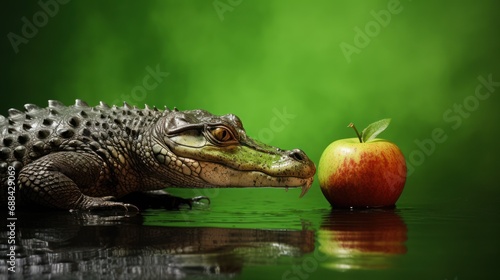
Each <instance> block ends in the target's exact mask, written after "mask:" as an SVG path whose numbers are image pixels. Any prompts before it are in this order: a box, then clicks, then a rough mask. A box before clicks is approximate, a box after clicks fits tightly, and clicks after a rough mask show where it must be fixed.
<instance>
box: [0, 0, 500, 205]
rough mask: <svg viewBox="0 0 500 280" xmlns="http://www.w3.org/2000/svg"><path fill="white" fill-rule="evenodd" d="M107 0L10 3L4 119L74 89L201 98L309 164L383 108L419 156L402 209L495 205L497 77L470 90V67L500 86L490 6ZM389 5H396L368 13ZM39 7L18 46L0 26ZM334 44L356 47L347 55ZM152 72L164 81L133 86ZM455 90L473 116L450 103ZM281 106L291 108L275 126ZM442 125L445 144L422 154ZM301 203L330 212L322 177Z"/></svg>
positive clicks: (70, 98)
mask: <svg viewBox="0 0 500 280" xmlns="http://www.w3.org/2000/svg"><path fill="white" fill-rule="evenodd" d="M90 2H92V3H90ZM102 2H106V3H105V4H102V3H101V2H97V1H86V2H83V1H76V0H75V1H69V3H67V4H61V5H59V6H58V11H56V12H54V13H53V16H50V15H49V16H47V18H46V22H43V21H44V18H43V15H41V14H40V11H43V10H42V8H41V6H40V5H39V4H38V3H37V2H36V1H31V4H21V3H18V2H15V3H14V1H9V4H4V5H3V6H4V7H3V8H2V11H1V13H2V16H1V18H2V33H1V34H2V36H3V39H2V63H1V69H2V73H1V81H2V82H1V83H0V87H1V88H0V90H1V97H2V98H1V100H2V101H1V104H0V108H1V112H2V114H5V113H6V110H7V109H8V108H11V107H16V108H22V105H23V104H24V103H36V104H39V105H45V104H46V100H47V99H59V100H61V101H63V102H64V103H66V104H70V103H72V102H74V99H76V98H80V99H83V100H86V101H87V102H88V103H89V104H91V105H95V104H96V103H97V102H98V101H99V100H103V101H105V102H109V103H117V104H118V101H119V100H124V99H125V100H127V101H128V102H129V103H131V104H135V105H139V106H143V104H144V103H147V104H152V105H157V106H163V105H168V106H170V107H173V106H177V107H178V108H180V109H194V108H203V109H207V110H209V111H211V112H212V113H216V114H225V113H234V114H237V115H238V116H240V117H241V119H242V120H243V123H244V125H245V127H246V129H247V131H248V133H249V134H250V135H253V136H255V137H256V138H260V139H261V140H264V141H266V142H268V143H269V144H272V145H276V146H279V147H282V148H296V147H298V148H301V149H303V150H305V151H306V152H307V153H308V154H309V155H310V157H311V158H312V159H313V160H314V161H315V162H318V160H319V157H320V155H321V152H322V151H323V149H324V148H325V147H326V146H327V145H328V144H329V143H330V142H331V141H333V140H335V139H339V138H346V137H353V132H352V131H351V130H350V129H348V128H346V126H347V124H348V123H349V122H351V121H353V122H355V123H356V124H357V125H358V126H359V127H363V126H365V125H367V124H368V123H370V122H372V121H375V120H378V119H381V118H385V117H392V119H393V122H392V124H391V126H390V127H389V129H388V130H387V131H386V132H384V134H382V136H383V137H384V138H387V139H390V140H392V141H393V142H395V143H397V144H398V145H399V146H400V148H401V149H402V150H403V152H404V154H405V155H406V156H407V159H408V161H409V163H410V164H412V165H413V166H414V167H415V170H414V172H412V174H411V176H409V178H408V182H407V186H406V189H405V191H404V193H403V196H402V197H401V199H400V201H399V204H400V205H412V204H413V205H414V204H421V203H428V202H432V203H435V202H439V201H449V202H453V203H455V202H456V203H457V204H471V203H472V204H474V203H478V204H479V203H497V202H498V199H497V198H498V195H499V194H500V192H499V190H498V157H499V156H500V154H499V149H498V139H497V138H498V137H499V136H500V128H499V125H498V119H499V117H500V116H499V115H500V114H499V103H500V97H499V96H498V95H500V87H498V86H496V87H493V89H495V91H494V92H492V93H491V94H490V95H489V97H488V98H486V99H485V100H480V101H478V102H477V103H475V101H477V98H475V97H474V94H475V90H476V87H477V86H478V85H479V84H480V82H479V81H478V76H483V77H485V78H487V77H488V76H489V75H492V76H491V78H492V79H493V81H500V69H499V66H498V62H499V60H498V58H499V49H500V45H499V40H498V34H499V33H498V27H499V22H500V18H499V17H498V10H499V8H500V5H498V2H497V1H461V2H459V3H457V2H456V1H439V2H431V1H401V2H400V4H399V6H398V5H397V4H394V3H393V2H394V1H388V0H381V1H364V3H362V2H361V1H359V2H356V3H355V4H354V3H352V2H351V1H327V0H324V1H314V2H312V3H311V2H308V1H268V0H261V1H249V0H245V1H226V0H220V1H219V2H215V3H218V8H219V9H226V10H225V11H224V12H222V11H221V10H217V8H216V7H214V1H212V0H210V1H141V2H139V1H102ZM231 4H233V6H231ZM6 5H11V7H6ZM388 5H389V6H391V5H395V6H394V7H392V6H391V9H392V11H393V12H396V13H393V14H391V18H390V21H389V20H388V19H387V17H385V18H384V17H382V20H383V19H385V22H383V24H380V23H377V21H376V17H377V16H374V13H375V14H379V15H382V14H383V13H382V14H380V12H379V11H380V10H387V9H388ZM51 8H52V9H54V7H51ZM37 13H38V14H37ZM34 15H35V20H37V22H38V24H39V25H40V26H39V27H38V28H37V30H36V32H33V30H25V31H27V32H29V31H31V33H33V34H28V35H29V36H30V37H32V38H27V39H26V41H24V42H25V43H21V44H19V45H18V46H13V44H12V43H11V41H10V40H9V34H10V37H11V38H12V34H11V32H12V33H15V34H16V35H18V36H22V32H23V26H24V25H25V22H24V21H23V20H22V18H23V17H26V18H27V19H28V21H30V22H33V16H34ZM37 15H38V16H37ZM379 20H380V19H379ZM384 25H385V26H384ZM357 28H359V29H361V30H365V29H366V28H368V30H367V31H366V30H365V31H363V33H366V32H368V33H369V34H370V35H371V36H369V37H364V38H363V36H368V35H360V34H359V31H358V29H357ZM28 29H29V28H28ZM341 44H349V45H352V46H353V47H356V46H357V48H358V49H357V50H356V52H354V53H352V54H351V55H350V56H346V55H345V54H344V53H343V51H342V49H341ZM16 48H17V49H18V52H17V53H16V51H15V49H16ZM156 68H158V69H159V70H160V71H161V72H168V73H169V74H168V76H166V77H161V76H160V78H161V80H159V83H157V84H156V85H155V86H151V84H153V83H154V80H148V82H149V83H150V86H149V90H145V94H142V92H140V91H139V88H137V86H141V85H142V84H143V79H144V78H145V77H146V76H147V75H149V71H150V70H149V71H148V70H147V69H156ZM164 76H165V75H164ZM483 90H484V88H483ZM486 92H487V91H484V92H483V93H484V94H485V93H486ZM133 93H135V95H134V94H133ZM138 93H141V94H138ZM464 100H465V101H466V104H465V105H466V107H467V108H469V109H470V112H465V113H462V115H460V114H459V113H458V112H454V111H453V110H455V109H456V108H455V107H454V106H455V104H463V102H464ZM448 110H452V111H451V112H450V111H448ZM277 111H278V112H283V111H285V112H286V113H287V114H289V118H286V119H284V120H281V119H279V121H277V122H276V123H275V125H274V126H273V125H272V124H271V120H272V119H273V118H276V112H277ZM446 114H448V115H447V118H446V117H444V116H443V115H446ZM458 121H460V122H461V123H460V124H458ZM276 124H277V125H278V126H276ZM454 128H455V129H454ZM435 129H442V130H443V131H444V133H445V134H446V140H445V141H444V142H443V143H436V144H435V148H433V150H432V151H429V152H428V153H427V154H424V152H415V151H416V150H421V148H419V146H418V145H417V142H416V141H418V140H424V139H427V138H430V137H431V136H432V133H433V130H435ZM270 132H272V133H270ZM418 155H424V157H418ZM238 193H239V192H238ZM257 194H258V195H266V196H267V193H265V192H258V193H257ZM280 194H282V193H280ZM283 194H284V192H283ZM297 195H298V192H297ZM276 199H287V200H288V199H289V201H290V202H291V203H301V201H297V198H296V195H295V194H293V195H282V198H279V197H276ZM304 201H305V202H307V201H309V202H312V201H317V202H318V204H319V205H323V206H325V207H327V202H326V201H325V200H324V198H323V196H322V194H321V192H320V190H319V185H318V183H317V181H316V182H315V183H314V186H313V189H312V190H311V192H310V193H309V194H308V195H307V196H306V197H305V198H304Z"/></svg>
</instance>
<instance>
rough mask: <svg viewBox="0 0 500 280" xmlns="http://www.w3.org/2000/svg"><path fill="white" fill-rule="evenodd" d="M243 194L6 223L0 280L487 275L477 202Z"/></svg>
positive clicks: (492, 234)
mask: <svg viewBox="0 0 500 280" xmlns="http://www.w3.org/2000/svg"><path fill="white" fill-rule="evenodd" d="M235 192H239V193H243V192H241V190H238V191H236V190H235ZM251 193H252V194H258V195H253V196H250V197H245V198H241V199H231V200H226V201H224V202H222V201H220V200H218V199H214V200H213V202H212V205H210V206H208V205H204V204H199V205H196V206H195V207H194V209H192V210H189V209H181V210H179V211H165V210H149V211H145V212H143V213H141V214H137V215H124V213H68V212H49V213H43V212H39V213H24V214H21V213H18V215H17V216H16V218H17V220H16V221H15V222H16V229H15V242H16V247H15V248H14V249H15V258H13V259H14V263H11V262H10V256H9V252H10V251H11V250H10V249H11V248H10V245H9V244H8V243H9V239H8V237H9V232H8V231H2V232H1V235H0V243H1V247H0V249H1V252H0V254H1V258H0V278H1V279H6V277H5V275H8V276H10V278H12V279H16V278H17V279H23V278H24V279H167V278H168V279H171V278H173V279H184V278H187V279H193V278H194V279H207V278H247V279H326V278H325V277H328V279H339V278H340V279H343V278H345V279H352V278H360V279H366V277H369V278H370V279H373V278H375V279H377V278H380V279H388V278H391V279H402V277H404V278H405V279H468V278H471V277H483V276H489V275H491V274H492V273H495V272H496V263H497V261H498V257H499V253H498V251H499V249H500V247H499V244H500V243H499V242H498V239H499V236H500V235H499V233H500V231H499V227H498V224H499V222H498V220H499V219H498V216H497V215H496V213H498V211H497V212H495V210H494V208H493V207H490V206H489V205H488V204H485V205H482V206H478V207H452V206H449V205H448V206H447V205H435V204H428V205H425V204H422V205H401V206H398V207H397V208H396V209H386V210H364V211H359V210H357V211H349V210H334V211H332V210H331V209H330V208H329V207H325V205H324V204H323V203H314V202H313V201H309V202H308V201H302V202H301V201H300V200H297V201H296V200H291V201H293V202H294V204H290V203H289V201H288V200H287V201H284V200H277V201H276V200H273V199H272V195H274V194H279V195H283V193H282V191H281V192H275V190H265V192H261V191H258V192H255V191H253V192H251ZM265 194H271V195H270V196H269V198H268V199H267V198H262V195H265ZM293 196H295V195H293ZM223 197H224V195H220V196H219V198H223ZM459 204H460V201H458V202H456V205H459ZM2 220H4V221H7V217H4V216H2ZM6 223H7V222H6ZM13 265H14V266H15V271H16V272H15V273H9V272H8V269H9V268H11V267H12V266H13ZM478 279H479V278H478Z"/></svg>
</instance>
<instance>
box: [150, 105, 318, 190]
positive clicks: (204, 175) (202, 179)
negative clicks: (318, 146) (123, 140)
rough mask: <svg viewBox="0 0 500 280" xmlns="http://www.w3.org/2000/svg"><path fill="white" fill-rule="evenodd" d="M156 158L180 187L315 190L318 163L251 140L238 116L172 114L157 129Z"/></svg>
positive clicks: (197, 112) (301, 154)
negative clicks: (313, 187) (314, 180)
mask: <svg viewBox="0 0 500 280" xmlns="http://www.w3.org/2000/svg"><path fill="white" fill-rule="evenodd" d="M152 141H153V142H154V143H153V145H152V152H153V154H154V157H155V159H156V160H157V161H158V163H159V164H160V165H163V166H164V167H166V169H167V170H170V171H168V172H172V170H175V171H174V172H175V174H172V175H173V176H169V177H170V178H174V180H175V181H173V182H170V183H172V184H173V185H176V186H184V187H283V188H287V189H288V188H294V187H302V192H301V195H300V196H301V197H302V196H303V195H304V194H305V193H306V192H307V191H308V190H309V188H310V187H311V184H312V182H313V176H314V174H315V172H316V167H315V165H314V163H313V162H312V161H311V160H310V159H309V158H308V157H307V155H306V154H305V153H304V152H303V151H301V150H299V149H294V150H282V149H279V148H276V147H272V146H269V145H266V144H264V143H261V142H259V141H257V140H254V139H252V138H250V137H249V136H247V134H246V132H245V130H244V129H243V125H242V123H241V121H240V119H239V118H238V117H237V116H235V115H232V114H228V115H223V116H215V115H212V114H210V113H208V112H207V111H204V110H191V111H177V110H174V111H170V112H168V114H165V115H164V117H163V118H161V119H160V121H159V122H158V123H157V126H156V127H155V133H154V138H153V139H152Z"/></svg>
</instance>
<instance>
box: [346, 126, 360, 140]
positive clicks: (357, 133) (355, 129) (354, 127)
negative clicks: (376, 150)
mask: <svg viewBox="0 0 500 280" xmlns="http://www.w3.org/2000/svg"><path fill="white" fill-rule="evenodd" d="M347 127H352V128H353V129H354V131H356V135H358V139H359V143H363V139H361V135H360V134H359V132H358V129H357V128H356V126H354V123H350V124H349V125H348V126H347Z"/></svg>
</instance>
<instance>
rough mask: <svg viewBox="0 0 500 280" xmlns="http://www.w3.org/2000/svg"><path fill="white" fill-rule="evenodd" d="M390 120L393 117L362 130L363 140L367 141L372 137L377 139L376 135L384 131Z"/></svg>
mask: <svg viewBox="0 0 500 280" xmlns="http://www.w3.org/2000/svg"><path fill="white" fill-rule="evenodd" d="M390 122H391V119H383V120H380V121H377V122H374V123H372V124H370V125H368V126H367V127H366V128H365V129H363V131H362V132H361V138H362V139H363V142H365V143H366V142H368V141H370V140H372V139H375V137H377V136H378V135H379V134H380V133H381V132H382V131H384V130H385V129H386V128H387V127H388V126H389V123H390Z"/></svg>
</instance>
